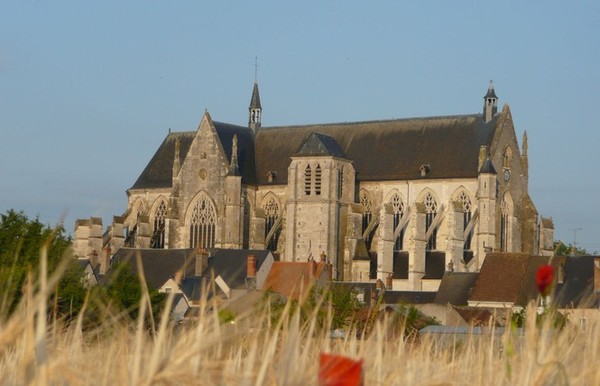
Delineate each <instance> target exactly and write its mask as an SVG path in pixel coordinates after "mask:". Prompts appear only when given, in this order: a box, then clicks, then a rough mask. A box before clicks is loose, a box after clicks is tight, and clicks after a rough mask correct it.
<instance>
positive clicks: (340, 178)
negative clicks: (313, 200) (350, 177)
mask: <svg viewBox="0 0 600 386" xmlns="http://www.w3.org/2000/svg"><path fill="white" fill-rule="evenodd" d="M342 197H344V168H342V169H340V170H338V198H339V199H340V200H341V199H342Z"/></svg>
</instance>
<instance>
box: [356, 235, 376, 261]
mask: <svg viewBox="0 0 600 386" xmlns="http://www.w3.org/2000/svg"><path fill="white" fill-rule="evenodd" d="M352 260H366V261H371V255H369V251H367V244H366V243H365V240H363V239H359V240H358V241H357V243H356V251H354V256H353V257H352Z"/></svg>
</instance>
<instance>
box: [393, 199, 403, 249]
mask: <svg viewBox="0 0 600 386" xmlns="http://www.w3.org/2000/svg"><path fill="white" fill-rule="evenodd" d="M390 204H391V205H392V208H393V209H394V232H395V231H396V228H397V227H398V224H400V220H401V219H402V217H403V216H404V202H402V198H400V195H399V194H398V193H394V195H393V196H392V198H390ZM403 240H404V229H403V230H402V231H401V232H400V234H399V235H398V238H397V239H396V241H395V242H394V251H401V250H402V249H403V245H402V241H403Z"/></svg>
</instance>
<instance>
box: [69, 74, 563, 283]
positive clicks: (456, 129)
mask: <svg viewBox="0 0 600 386" xmlns="http://www.w3.org/2000/svg"><path fill="white" fill-rule="evenodd" d="M262 118H263V117H262V107H261V103H260V97H259V88H258V84H257V83H254V88H253V91H252V96H251V100H250V106H249V111H248V125H247V126H238V125H234V124H229V123H224V122H220V121H217V120H213V118H212V117H211V115H210V114H209V113H208V112H205V113H204V115H203V116H202V118H201V119H200V123H199V125H198V128H197V129H196V130H193V131H185V132H169V134H168V135H167V136H166V138H164V140H163V141H162V144H161V145H160V146H159V147H158V149H157V150H156V153H155V154H154V156H153V157H152V158H151V159H150V161H149V162H148V164H147V166H146V168H145V169H144V170H143V171H142V172H141V174H140V175H139V177H138V179H137V180H136V181H135V182H134V183H133V185H132V186H131V188H129V189H128V190H127V209H126V210H125V212H124V213H123V214H122V215H120V216H115V217H114V218H113V221H112V224H111V225H110V226H109V227H107V229H106V230H104V229H103V228H102V220H101V219H98V218H91V219H80V220H77V222H76V226H75V240H74V248H75V252H76V253H77V254H78V255H79V256H90V255H94V254H95V255H94V256H99V259H100V263H101V264H103V265H106V264H108V263H109V261H110V256H111V255H113V254H114V253H115V252H116V251H117V250H118V249H119V248H121V247H124V246H125V247H133V248H162V249H182V248H196V249H203V250H207V251H211V250H214V249H215V248H228V249H254V250H256V249H267V250H271V251H273V252H274V255H275V256H277V257H278V259H279V260H281V261H307V260H312V259H314V260H317V261H319V260H323V261H325V262H327V263H329V264H331V266H332V272H333V278H334V279H335V280H343V281H358V282H366V281H370V280H375V279H385V280H387V282H388V283H390V282H391V283H393V288H394V289H397V290H410V291H427V290H431V291H435V290H437V286H439V282H440V279H441V277H442V276H443V274H444V272H446V271H458V272H476V271H478V270H479V269H480V267H481V265H482V264H483V261H484V259H485V256H486V254H487V253H488V252H492V251H504V252H523V253H528V254H534V255H551V254H552V250H553V228H554V227H553V224H552V220H551V219H549V218H543V217H541V216H540V215H539V214H538V212H537V210H536V207H535V205H534V203H533V201H532V199H531V197H530V196H529V192H528V178H529V164H528V157H527V146H528V143H527V134H526V133H524V134H523V138H522V141H521V144H520V145H519V143H518V140H517V137H516V134H515V128H514V124H513V118H512V115H511V111H510V108H509V106H508V105H504V107H503V108H502V109H501V110H500V111H498V98H497V96H496V93H495V90H494V86H493V84H492V83H490V85H489V88H488V90H487V93H486V94H485V96H484V97H483V110H482V111H481V113H476V114H467V115H453V116H434V117H422V118H407V119H394V120H379V121H366V122H344V123H333V124H316V125H304V126H277V127H264V126H262Z"/></svg>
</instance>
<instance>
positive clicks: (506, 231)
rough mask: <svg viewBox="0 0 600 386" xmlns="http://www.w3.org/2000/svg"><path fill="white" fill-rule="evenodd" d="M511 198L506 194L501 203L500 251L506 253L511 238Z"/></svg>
mask: <svg viewBox="0 0 600 386" xmlns="http://www.w3.org/2000/svg"><path fill="white" fill-rule="evenodd" d="M511 209H512V208H511V201H510V197H507V195H506V194H505V195H504V197H502V202H501V203H500V249H501V250H502V251H504V252H510V251H509V250H508V246H509V242H508V240H509V238H510V215H511Z"/></svg>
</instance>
